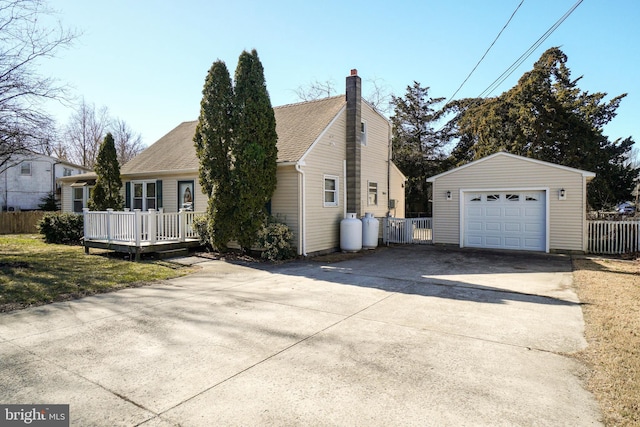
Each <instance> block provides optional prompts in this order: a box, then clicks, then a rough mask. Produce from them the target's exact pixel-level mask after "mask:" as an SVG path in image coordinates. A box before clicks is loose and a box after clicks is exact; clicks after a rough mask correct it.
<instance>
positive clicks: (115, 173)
mask: <svg viewBox="0 0 640 427" xmlns="http://www.w3.org/2000/svg"><path fill="white" fill-rule="evenodd" d="M94 170H95V172H96V175H98V178H97V180H96V185H95V187H94V188H93V192H92V194H91V198H90V199H89V203H88V206H89V209H91V210H95V211H104V210H106V209H116V210H121V209H122V207H123V205H124V199H123V197H122V193H121V192H120V190H121V189H122V180H121V179H120V165H119V164H118V155H117V153H116V146H115V143H114V141H113V136H112V135H111V133H108V134H107V136H105V137H104V141H102V144H101V145H100V151H98V157H97V158H96V165H95V168H94Z"/></svg>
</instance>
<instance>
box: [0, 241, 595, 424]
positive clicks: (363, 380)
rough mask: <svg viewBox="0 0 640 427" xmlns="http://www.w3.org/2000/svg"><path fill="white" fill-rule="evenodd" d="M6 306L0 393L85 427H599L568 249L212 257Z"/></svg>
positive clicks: (0, 335)
mask: <svg viewBox="0 0 640 427" xmlns="http://www.w3.org/2000/svg"><path fill="white" fill-rule="evenodd" d="M200 265H201V266H202V267H203V269H202V270H201V272H199V273H197V274H194V275H191V276H188V277H184V278H180V279H176V280H171V281H168V282H164V283H159V284H156V285H153V286H149V287H144V288H136V289H126V290H122V291H119V292H115V293H111V294H104V295H98V296H94V297H89V298H85V299H82V300H77V301H72V302H65V303H56V304H51V305H48V306H44V307H39V308H32V309H27V310H23V311H19V312H13V313H7V314H0V384H1V385H2V386H1V387H0V403H47V404H54V403H66V404H70V412H71V421H72V422H71V424H72V425H78V426H92V425H99V426H115V425H124V426H131V425H142V426H174V425H185V426H209V425H224V426H226V425H238V426H240V425H242V426H254V425H288V426H289V425H323V426H324V425H349V426H355V425H359V426H392V425H420V426H422V425H427V426H430V425H433V426H442V425H451V426H464V425H469V426H471V425H473V426H477V425H487V426H500V425H519V426H532V425H537V426H547V425H548V426H561V425H567V426H583V425H585V426H586V425H589V426H591V425H600V422H599V417H600V414H599V412H598V407H597V403H596V402H595V400H594V399H593V397H592V396H591V394H589V393H588V392H586V391H585V390H584V388H583V384H582V381H581V376H582V375H583V374H584V372H585V370H584V367H583V366H582V365H580V364H579V363H577V362H576V361H575V360H573V359H571V358H569V357H566V356H564V355H563V354H565V353H571V352H574V351H576V350H579V349H581V348H583V347H584V346H585V345H586V342H585V340H584V337H583V318H582V311H581V308H580V305H579V303H578V300H577V298H576V295H575V293H574V292H573V290H572V288H571V266H570V259H569V258H568V257H564V256H551V255H532V254H513V253H511V254H502V253H491V252H480V251H467V250H451V249H443V248H438V247H431V246H405V247H394V248H381V249H380V250H379V251H377V252H376V253H375V254H369V255H367V256H364V257H361V258H357V259H353V260H350V261H346V262H341V263H335V264H329V265H327V264H322V263H319V262H316V261H304V262H296V263H290V264H286V265H283V266H268V267H265V266H264V265H258V266H251V265H234V264H229V263H225V262H221V261H207V262H202V263H201V264H200Z"/></svg>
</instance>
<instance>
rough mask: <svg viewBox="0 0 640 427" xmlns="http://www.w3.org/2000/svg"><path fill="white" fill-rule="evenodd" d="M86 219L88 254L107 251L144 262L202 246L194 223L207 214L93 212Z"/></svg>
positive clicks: (138, 211)
mask: <svg viewBox="0 0 640 427" xmlns="http://www.w3.org/2000/svg"><path fill="white" fill-rule="evenodd" d="M83 215H84V250H85V253H87V254H88V253H89V249H90V248H97V249H107V250H113V251H116V252H123V253H127V254H130V255H132V259H135V260H136V261H138V260H140V257H141V255H142V254H145V253H160V252H165V253H166V252H167V251H174V250H178V249H183V248H192V247H197V246H200V239H199V236H198V234H197V232H196V230H195V229H194V227H193V221H194V219H195V218H196V217H197V216H201V215H204V213H201V212H200V213H198V212H189V211H184V210H181V211H180V212H173V213H164V212H162V211H156V210H154V209H150V210H149V211H146V212H142V211H140V210H134V211H125V212H120V211H113V210H108V211H104V212H96V211H89V210H88V209H85V210H84V212H83Z"/></svg>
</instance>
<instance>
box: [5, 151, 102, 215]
mask: <svg viewBox="0 0 640 427" xmlns="http://www.w3.org/2000/svg"><path fill="white" fill-rule="evenodd" d="M89 170H90V169H88V168H85V167H83V166H78V165H74V164H73V163H69V162H67V161H64V160H60V159H57V158H55V157H51V156H46V155H44V154H38V153H28V154H17V155H15V156H13V158H12V159H11V160H10V161H9V162H8V163H7V164H5V165H4V167H3V168H2V169H0V206H2V210H3V211H7V210H9V211H20V210H23V211H25V210H36V209H39V205H40V204H41V203H42V199H43V198H45V197H46V196H47V195H49V194H50V193H54V194H56V198H57V199H58V200H60V186H59V185H58V184H57V183H56V180H57V179H58V178H61V177H64V176H73V175H78V174H81V173H85V172H88V171H89Z"/></svg>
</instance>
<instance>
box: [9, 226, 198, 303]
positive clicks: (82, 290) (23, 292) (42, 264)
mask: <svg viewBox="0 0 640 427" xmlns="http://www.w3.org/2000/svg"><path fill="white" fill-rule="evenodd" d="M110 255H111V256H110ZM112 255H113V254H111V253H109V252H106V251H105V252H103V253H99V254H98V253H97V254H95V255H94V254H92V255H85V254H84V248H83V247H81V246H66V245H53V244H46V243H44V242H43V240H42V238H41V237H40V236H39V235H34V234H24V235H0V312H3V311H11V310H16V309H20V308H24V307H28V306H34V305H41V304H47V303H50V302H54V301H65V300H69V299H75V298H81V297H84V296H87V295H92V294H96V293H102V292H110V291H113V290H117V289H121V288H126V287H132V286H141V285H144V284H148V283H152V282H155V281H159V280H165V279H170V278H173V277H178V276H182V275H185V274H187V273H190V272H192V271H193V268H192V267H186V266H182V265H179V264H175V263H171V262H167V261H142V262H130V261H126V260H124V259H123V258H122V257H116V256H112Z"/></svg>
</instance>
